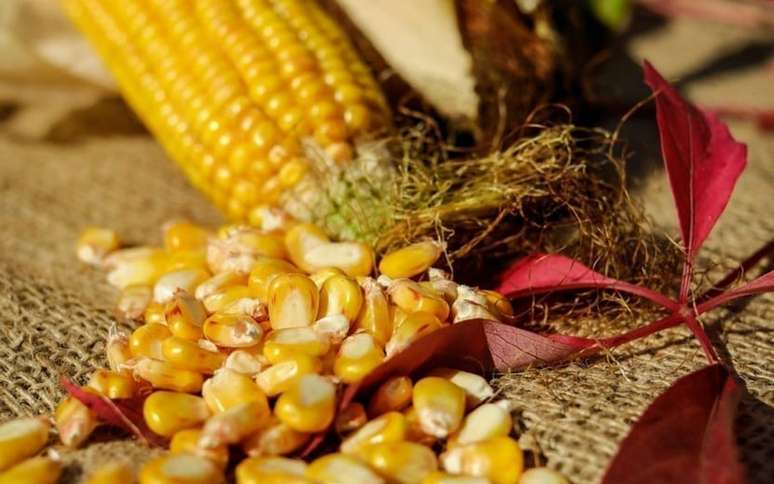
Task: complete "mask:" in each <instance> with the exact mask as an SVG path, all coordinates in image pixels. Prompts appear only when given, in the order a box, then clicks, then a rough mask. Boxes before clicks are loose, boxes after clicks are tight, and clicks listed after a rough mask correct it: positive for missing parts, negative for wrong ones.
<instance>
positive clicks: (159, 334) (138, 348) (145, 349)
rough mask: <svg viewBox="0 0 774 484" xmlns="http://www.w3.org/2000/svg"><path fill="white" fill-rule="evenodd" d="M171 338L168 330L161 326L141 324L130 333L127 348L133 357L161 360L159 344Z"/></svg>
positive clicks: (162, 355) (162, 354)
mask: <svg viewBox="0 0 774 484" xmlns="http://www.w3.org/2000/svg"><path fill="white" fill-rule="evenodd" d="M170 336H172V333H171V332H170V331H169V328H167V327H166V326H164V325H163V324H156V323H153V324H143V325H142V326H140V327H138V328H137V329H135V330H134V331H133V332H132V336H131V337H130V338H129V348H130V349H131V351H132V355H134V356H135V357H140V356H145V357H147V358H154V359H156V360H163V359H164V353H163V352H162V351H161V343H162V342H163V341H164V340H165V339H167V338H169V337H170Z"/></svg>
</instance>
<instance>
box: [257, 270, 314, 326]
mask: <svg viewBox="0 0 774 484" xmlns="http://www.w3.org/2000/svg"><path fill="white" fill-rule="evenodd" d="M268 289H269V290H268V306H269V321H270V322H271V327H272V328H273V329H275V330H277V329H286V328H296V327H307V326H311V324H312V323H313V322H314V321H315V319H317V318H316V316H317V310H318V306H319V293H318V290H317V286H316V285H315V283H314V282H312V280H311V279H309V278H308V277H306V276H304V275H302V274H295V273H284V274H278V275H276V276H275V277H274V278H273V279H272V280H271V283H270V284H269V288H268Z"/></svg>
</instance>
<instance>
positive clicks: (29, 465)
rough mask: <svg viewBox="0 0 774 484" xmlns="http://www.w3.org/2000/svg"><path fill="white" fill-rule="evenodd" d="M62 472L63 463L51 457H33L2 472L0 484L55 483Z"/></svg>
mask: <svg viewBox="0 0 774 484" xmlns="http://www.w3.org/2000/svg"><path fill="white" fill-rule="evenodd" d="M61 473H62V464H61V463H60V462H59V461H58V460H54V459H52V458H50V457H32V458H30V459H27V460H25V461H22V462H20V463H18V464H16V465H15V466H13V467H11V468H10V469H8V470H6V471H4V472H3V473H1V474H0V484H19V483H35V484H55V483H56V482H57V481H58V480H59V475H60V474H61Z"/></svg>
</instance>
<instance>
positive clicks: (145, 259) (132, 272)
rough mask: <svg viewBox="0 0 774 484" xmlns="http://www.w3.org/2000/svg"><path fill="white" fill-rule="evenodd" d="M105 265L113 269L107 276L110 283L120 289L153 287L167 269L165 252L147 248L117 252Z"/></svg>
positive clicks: (107, 259) (106, 260)
mask: <svg viewBox="0 0 774 484" xmlns="http://www.w3.org/2000/svg"><path fill="white" fill-rule="evenodd" d="M126 251H131V252H126ZM105 264H106V265H108V266H109V267H112V269H111V270H110V272H108V275H107V281H108V283H109V284H110V285H111V286H114V287H117V288H119V289H123V288H125V287H128V286H152V285H153V284H155V282H156V280H157V279H158V278H159V277H161V276H162V274H164V271H165V270H166V268H167V260H166V254H164V252H163V251H160V250H156V249H145V248H142V250H138V249H125V250H121V251H116V252H114V253H113V254H111V256H109V257H107V258H106V259H105Z"/></svg>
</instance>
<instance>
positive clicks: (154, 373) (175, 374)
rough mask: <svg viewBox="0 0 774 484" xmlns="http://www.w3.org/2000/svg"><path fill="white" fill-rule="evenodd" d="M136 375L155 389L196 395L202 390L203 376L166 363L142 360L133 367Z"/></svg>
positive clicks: (150, 359) (149, 359)
mask: <svg viewBox="0 0 774 484" xmlns="http://www.w3.org/2000/svg"><path fill="white" fill-rule="evenodd" d="M133 371H134V375H135V376H136V377H138V378H142V379H143V380H145V381H147V382H148V383H150V384H151V385H152V386H153V387H154V388H159V389H163V390H172V391H175V392H183V393H196V392H199V391H200V390H201V389H202V382H203V380H204V379H203V378H202V374H201V373H198V372H195V371H191V370H181V369H179V368H175V367H174V366H172V365H171V364H169V363H167V362H166V361H159V360H154V359H152V358H140V359H139V360H138V361H137V362H136V363H135V364H134V367H133Z"/></svg>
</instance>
